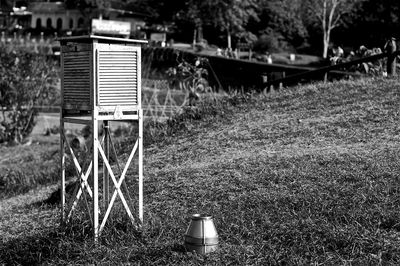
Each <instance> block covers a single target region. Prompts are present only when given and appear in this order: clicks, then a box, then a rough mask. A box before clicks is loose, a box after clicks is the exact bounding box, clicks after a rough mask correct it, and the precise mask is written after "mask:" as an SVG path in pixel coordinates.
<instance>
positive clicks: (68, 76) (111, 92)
mask: <svg viewBox="0 0 400 266" xmlns="http://www.w3.org/2000/svg"><path fill="white" fill-rule="evenodd" d="M60 43H61V66H62V100H63V102H62V108H63V109H64V110H75V111H84V110H87V111H89V110H94V108H95V107H98V110H99V112H102V111H105V112H112V111H114V110H115V108H117V107H118V109H119V110H120V111H124V110H126V111H129V110H132V109H136V108H137V107H138V105H139V106H140V91H141V90H140V85H141V80H140V75H141V62H140V58H141V53H140V51H141V44H143V43H145V41H140V40H131V39H122V38H111V37H102V36H93V35H91V36H77V37H67V38H61V39H60Z"/></svg>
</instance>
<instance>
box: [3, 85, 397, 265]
mask: <svg viewBox="0 0 400 266" xmlns="http://www.w3.org/2000/svg"><path fill="white" fill-rule="evenodd" d="M399 85H400V81H399V80H398V79H366V80H361V81H342V82H335V83H329V84H321V83H318V84H312V85H307V86H301V87H295V88H290V89H285V90H282V91H280V92H274V93H271V94H268V95H266V96H260V95H259V96H257V95H251V96H247V97H244V98H241V99H239V98H234V99H230V100H227V101H224V102H223V103H222V104H220V105H219V106H218V108H215V107H213V105H204V106H203V107H202V108H200V109H199V110H197V111H196V110H193V109H190V110H188V112H187V113H186V114H185V115H183V116H181V117H177V118H175V119H173V120H171V121H169V122H168V123H166V124H152V125H149V126H148V128H147V129H146V130H147V131H146V132H147V133H146V134H147V135H146V139H147V142H146V148H145V217H144V225H143V231H142V232H137V231H135V230H134V229H133V228H132V227H131V226H129V225H128V223H127V222H126V218H125V216H124V215H123V213H122V212H121V213H120V214H116V215H115V217H114V220H113V221H110V223H109V224H107V226H106V231H105V232H104V235H103V236H102V238H101V239H100V243H99V244H98V245H97V246H95V245H94V243H93V241H92V239H91V234H90V226H89V224H88V222H87V221H86V220H80V219H81V218H82V217H80V216H77V217H76V218H75V220H74V222H73V223H71V224H70V225H69V226H67V227H66V228H64V229H60V228H59V226H58V215H56V213H57V211H58V209H57V207H56V206H46V205H42V206H39V205H37V204H36V205H35V204H33V203H32V204H33V205H32V204H27V205H25V206H24V205H23V204H22V207H19V209H18V210H19V211H18V212H17V211H16V207H14V208H13V207H12V206H11V207H9V208H8V209H6V210H5V211H1V209H0V212H2V213H0V214H1V215H0V234H1V235H3V242H2V244H1V246H0V254H1V256H0V263H6V264H89V263H96V264H123V263H131V264H134V265H139V264H140V265H204V264H206V265H276V264H289V265H293V264H294V265H309V264H314V265H344V264H353V265H378V264H385V265H396V264H399V262H400V248H399V247H400V232H399V230H400V200H399V199H400V197H399V196H400V182H399V179H400V175H399V172H400V171H399V170H400V161H399V159H400V153H399V151H400V149H399V145H398V140H399V134H398V133H399V132H400V125H399V123H398V120H399V111H398V110H400V108H399V107H400V92H399V91H398V87H399ZM121 150H123V147H121ZM130 185H131V184H130ZM32 197H33V196H32ZM33 198H34V197H33ZM37 201H40V200H39V199H38V200H37ZM32 202H35V200H34V199H32ZM0 206H1V202H0ZM193 213H210V214H212V215H213V216H214V222H215V224H216V227H217V230H218V233H219V238H220V246H219V249H218V251H216V252H214V253H211V254H209V255H207V256H198V255H196V254H191V253H186V252H184V249H183V247H182V244H183V235H184V233H185V230H186V227H187V226H188V224H189V219H190V216H191V214H193ZM33 217H35V218H33ZM24 219H25V220H24ZM82 219H83V218H82ZM16 220H18V221H20V223H19V225H18V226H17V227H15V228H13V227H12V226H10V223H11V222H13V221H14V222H15V221H16ZM21 220H24V221H23V222H21ZM43 221H46V225H47V226H42V227H40V226H39V225H41V224H42V223H44V222H43ZM28 225H30V226H31V227H28ZM33 225H36V226H33ZM4 228H9V233H8V234H4V233H5V231H6V229H4ZM10 232H11V233H10ZM4 235H5V236H4Z"/></svg>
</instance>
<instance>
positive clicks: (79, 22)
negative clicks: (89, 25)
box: [78, 18, 83, 28]
mask: <svg viewBox="0 0 400 266" xmlns="http://www.w3.org/2000/svg"><path fill="white" fill-rule="evenodd" d="M82 27H83V18H79V19H78V28H82Z"/></svg>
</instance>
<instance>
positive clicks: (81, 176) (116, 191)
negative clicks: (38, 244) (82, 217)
mask: <svg viewBox="0 0 400 266" xmlns="http://www.w3.org/2000/svg"><path fill="white" fill-rule="evenodd" d="M62 135H63V138H64V140H65V143H66V144H67V148H68V150H69V152H70V154H71V157H72V160H73V162H74V166H75V170H76V171H77V174H78V177H79V179H80V186H79V190H78V191H77V192H76V190H75V192H74V195H75V199H74V202H73V203H72V206H71V209H70V211H69V213H68V216H67V220H66V222H67V223H68V222H69V220H70V218H71V216H72V213H73V211H74V209H75V208H76V206H77V205H78V202H79V200H80V197H81V196H82V194H83V195H84V193H83V190H84V189H85V188H86V190H87V192H88V194H89V196H90V197H91V198H93V192H92V189H91V188H90V186H89V184H88V182H87V180H88V177H89V175H90V173H91V170H92V163H93V161H90V163H89V166H88V167H87V170H86V173H85V174H83V171H84V169H83V168H82V167H81V166H80V164H79V162H78V160H77V158H76V156H75V154H74V151H73V149H72V148H71V146H70V144H69V142H68V139H67V138H66V136H65V134H64V132H62ZM96 141H97V142H98V143H97V144H98V145H97V147H98V150H99V152H100V154H101V157H102V159H103V162H104V164H105V166H106V167H107V169H108V173H109V175H110V176H111V179H112V181H113V183H114V186H115V188H114V192H113V195H112V197H111V200H110V203H109V205H108V208H107V210H106V212H105V215H104V217H103V220H102V223H101V225H100V228H99V234H100V232H101V231H102V230H103V228H104V226H105V224H106V222H107V219H108V216H109V215H110V212H111V209H112V207H113V205H114V203H115V200H116V198H117V195H118V196H119V197H120V199H121V201H122V204H123V206H124V208H125V210H126V212H127V214H128V216H129V218H130V219H131V222H132V224H133V225H135V218H134V217H133V215H132V212H131V210H130V209H129V206H128V203H127V201H126V199H125V197H124V195H123V193H122V191H121V185H122V184H123V181H124V180H125V177H126V173H127V171H128V168H129V166H130V164H131V162H132V159H133V156H134V155H135V153H136V150H137V148H138V143H139V140H136V142H135V145H134V147H133V149H132V151H131V153H130V155H129V158H128V160H127V162H126V164H125V167H124V170H123V171H122V173H121V176H120V179H119V180H118V181H117V178H116V177H115V175H114V173H113V171H112V169H111V166H110V163H109V161H108V159H107V156H106V155H105V153H104V150H103V148H102V146H101V143H102V142H103V141H104V136H103V137H102V139H101V141H98V140H96ZM89 150H90V149H89ZM76 188H78V186H77V187H76ZM85 201H86V206H87V208H88V212H89V214H90V210H89V207H88V203H87V200H86V198H85ZM90 219H91V222H92V225H93V219H92V217H91V216H90Z"/></svg>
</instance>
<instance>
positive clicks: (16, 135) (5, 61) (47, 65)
mask: <svg viewBox="0 0 400 266" xmlns="http://www.w3.org/2000/svg"><path fill="white" fill-rule="evenodd" d="M0 58H1V60H0V70H1V73H2V77H1V81H0V108H1V115H2V117H1V119H0V121H1V124H0V142H8V143H21V141H22V140H23V139H24V138H25V137H26V136H27V135H29V133H30V132H31V131H32V129H33V126H34V125H35V117H36V115H37V109H36V108H35V105H37V104H38V103H40V102H43V101H44V100H45V99H49V98H54V95H55V94H56V90H55V86H54V85H55V84H56V81H57V71H56V64H55V61H54V60H52V59H51V58H49V57H47V56H46V55H39V54H34V53H31V52H30V51H28V49H27V48H26V47H19V46H0Z"/></svg>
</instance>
